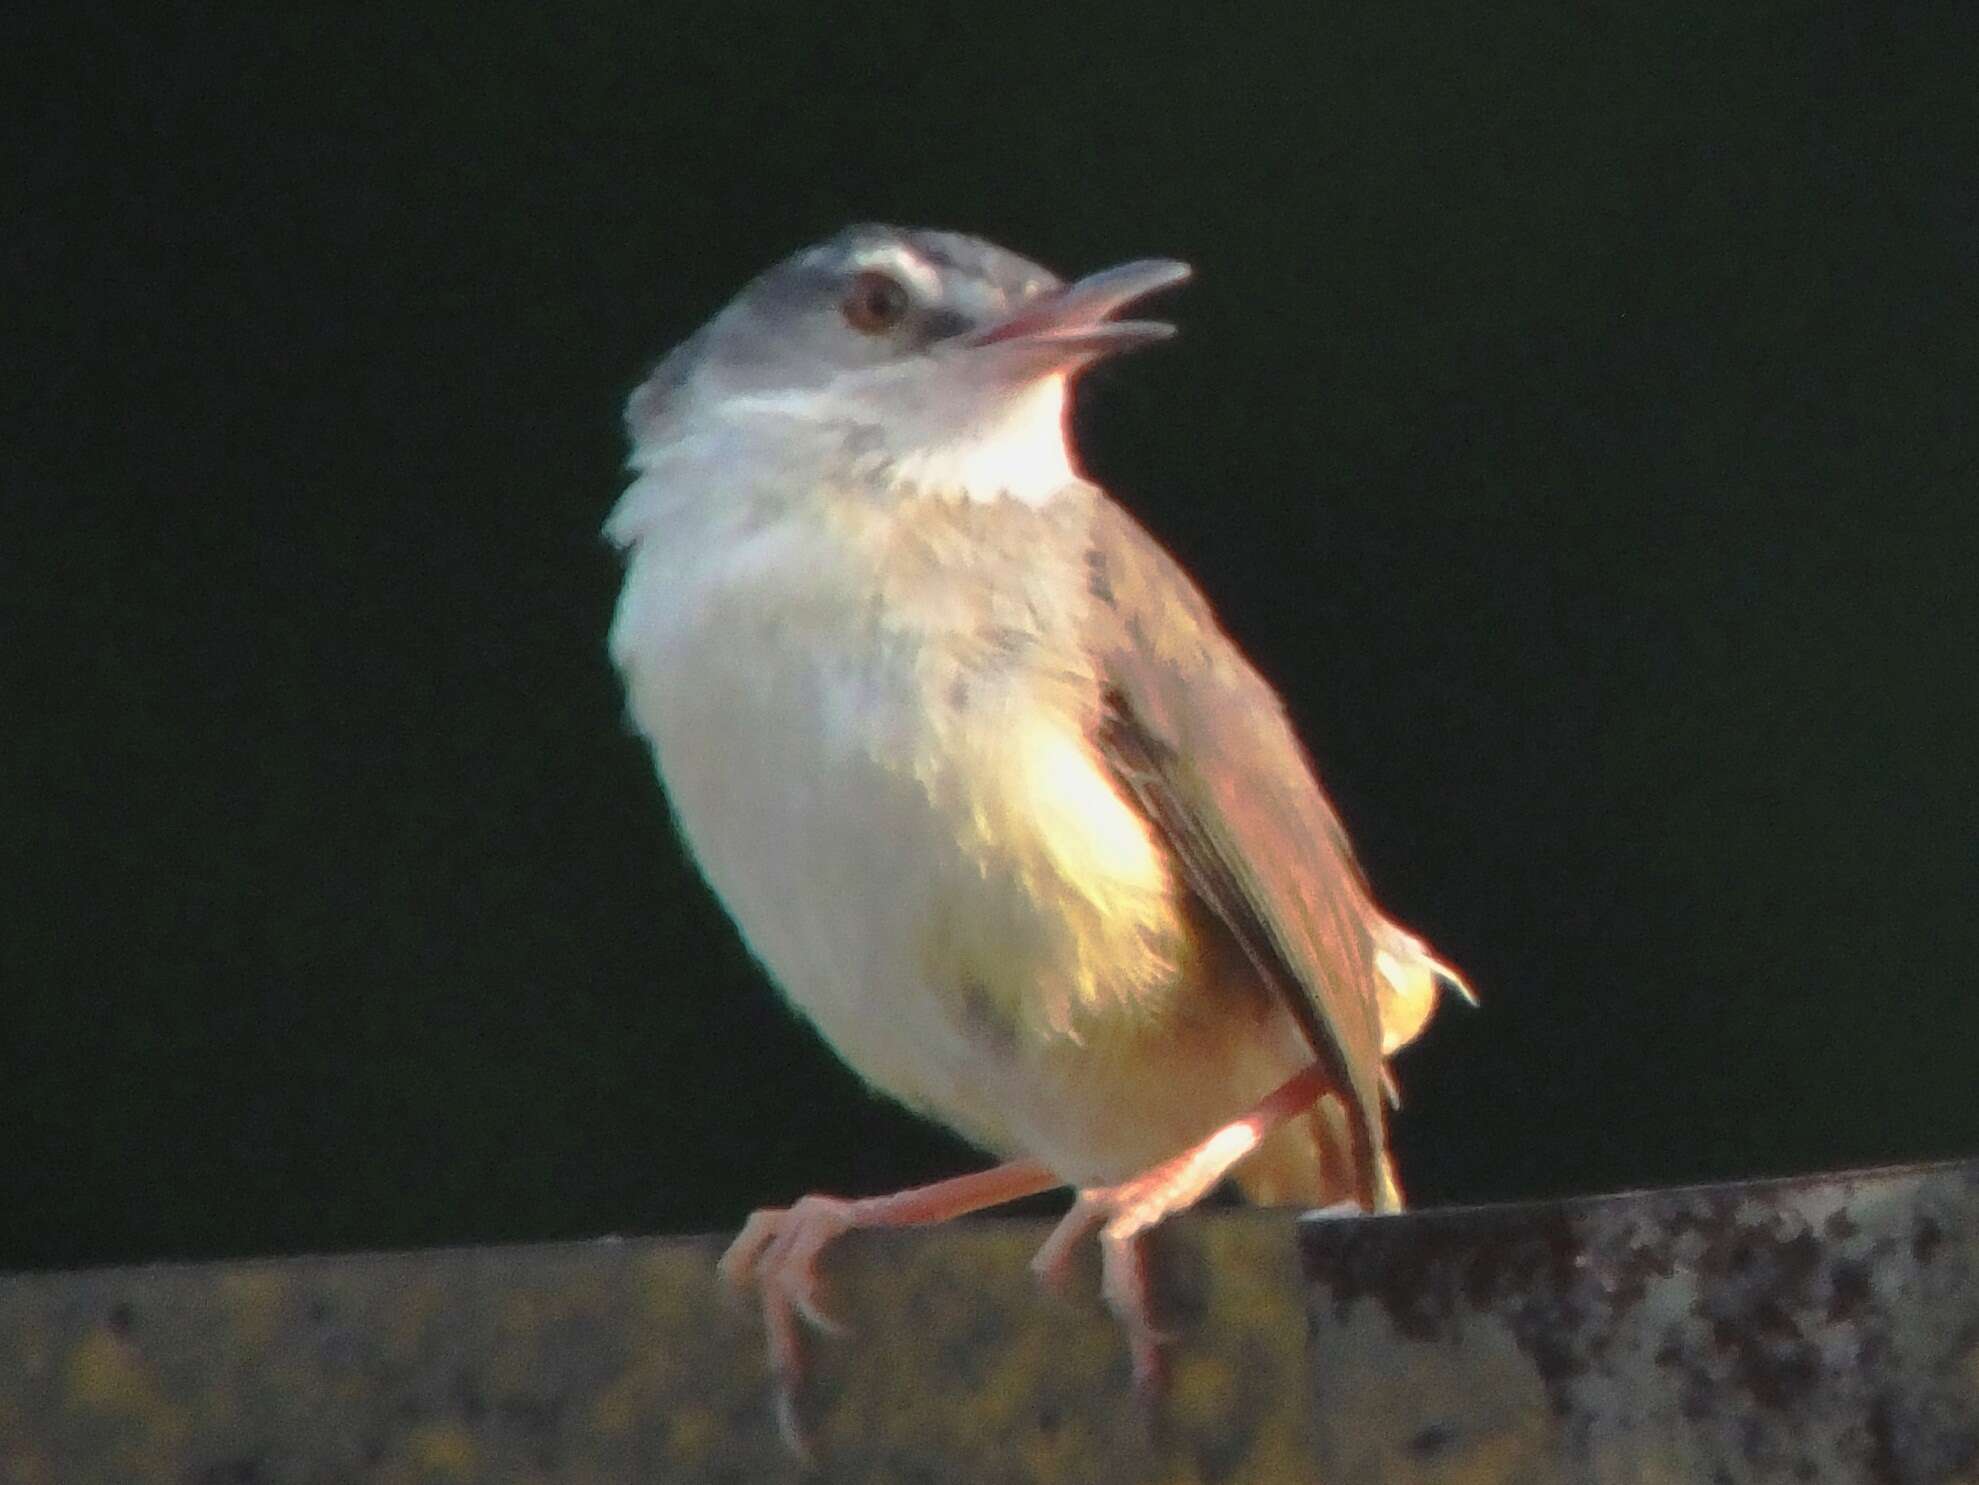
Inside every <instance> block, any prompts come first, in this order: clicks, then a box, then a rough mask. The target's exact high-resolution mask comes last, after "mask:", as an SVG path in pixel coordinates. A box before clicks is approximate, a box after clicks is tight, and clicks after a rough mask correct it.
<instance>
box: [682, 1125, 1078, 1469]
mask: <svg viewBox="0 0 1979 1485" xmlns="http://www.w3.org/2000/svg"><path fill="white" fill-rule="evenodd" d="M1063 1184H1064V1182H1063V1181H1061V1180H1060V1179H1059V1178H1058V1177H1057V1176H1055V1175H1053V1174H1052V1173H1051V1172H1050V1171H1049V1170H1047V1169H1046V1168H1045V1167H1044V1166H1042V1165H1040V1164H1038V1163H1037V1162H1036V1161H1033V1160H1013V1161H1011V1162H1009V1163H1008V1164H1006V1165H999V1166H996V1167H994V1168H993V1169H990V1170H985V1171H977V1172H975V1173H973V1174H971V1175H966V1176H956V1177H954V1178H953V1179H952V1180H947V1181H936V1182H935V1183H934V1184H933V1185H931V1186H915V1187H913V1188H911V1189H909V1190H906V1191H896V1192H895V1193H893V1194H892V1195H891V1196H868V1197H863V1198H859V1199H857V1200H847V1199H846V1198H844V1197H839V1196H806V1197H801V1198H800V1199H799V1200H797V1201H796V1202H794V1203H793V1204H792V1205H790V1206H788V1207H765V1208H764V1209H763V1210H761V1211H759V1212H753V1213H751V1214H750V1217H749V1220H748V1221H747V1222H745V1223H744V1224H743V1225H742V1231H741V1232H739V1233H737V1234H736V1237H735V1241H734V1242H732V1243H730V1244H729V1245H728V1251H727V1252H726V1253H724V1254H722V1258H721V1264H720V1272H721V1276H722V1279H723V1280H724V1281H725V1282H726V1283H727V1284H728V1286H729V1287H730V1288H731V1289H732V1290H734V1291H735V1292H737V1293H742V1292H744V1291H746V1290H748V1289H749V1288H751V1287H754V1288H755V1290H756V1291H757V1293H758V1295H759V1297H760V1300H761V1303H762V1307H763V1327H764V1329H765V1330H767V1331H768V1332H769V1343H770V1369H771V1371H772V1373H773V1374H774V1376H775V1378H776V1393H777V1425H778V1427H779V1428H780V1429H781V1431H782V1433H783V1437H784V1441H785V1442H786V1443H788V1444H789V1445H790V1447H791V1449H792V1450H793V1451H794V1452H795V1453H797V1454H798V1455H799V1456H801V1457H804V1458H808V1457H809V1453H810V1451H809V1449H808V1447H807V1446H806V1443H805V1440H804V1434H803V1429H802V1428H801V1427H800V1425H799V1422H798V1418H797V1390H798V1386H799V1384H800V1383H801V1382H802V1381H803V1375H804V1339H803V1329H802V1326H801V1325H800V1323H799V1320H800V1317H801V1319H803V1320H807V1321H809V1322H810V1323H811V1324H812V1325H814V1326H816V1327H817V1328H818V1329H819V1330H823V1331H826V1332H828V1333H830V1334H833V1335H839V1334H843V1333H844V1327H843V1326H841V1325H840V1324H839V1323H838V1322H837V1321H835V1320H833V1319H832V1318H831V1316H829V1315H828V1314H826V1313H825V1311H824V1308H823V1306H822V1305H820V1304H819V1302H818V1257H819V1255H820V1254H821V1253H822V1252H823V1251H824V1249H825V1245H826V1244H827V1243H829V1242H831V1241H832V1239H834V1238H836V1237H838V1236H840V1235H841V1234H843V1233H847V1232H850V1231H851V1230H852V1229H853V1228H855V1227H917V1226H922V1225H924V1224H927V1223H931V1222H945V1221H947V1220H948V1219H949V1218H951V1217H960V1216H962V1215H964V1214H965V1213H968V1212H975V1211H980V1210H982V1209H983V1208H984V1207H993V1206H1000V1205H1001V1204H1002V1203H1004V1202H1007V1201H1016V1200H1017V1199H1018V1198H1019V1197H1024V1196H1032V1195H1035V1194H1036V1193H1037V1192H1040V1191H1048V1190H1050V1189H1051V1188H1052V1187H1053V1186H1059V1185H1063Z"/></svg>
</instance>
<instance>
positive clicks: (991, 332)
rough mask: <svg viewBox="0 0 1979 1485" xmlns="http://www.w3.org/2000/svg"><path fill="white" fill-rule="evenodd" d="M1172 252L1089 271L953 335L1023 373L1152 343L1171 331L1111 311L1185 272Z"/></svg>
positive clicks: (1160, 323)
mask: <svg viewBox="0 0 1979 1485" xmlns="http://www.w3.org/2000/svg"><path fill="white" fill-rule="evenodd" d="M1189 272H1190V270H1189V265H1188V264H1186V263H1178V262H1176V261H1175V260H1174V259H1172V258H1143V259H1140V260H1139V261H1137V262H1133V263H1122V264H1121V265H1120V266H1119V267H1117V268H1108V269H1104V270H1102V271H1101V272H1099V273H1093V274H1088V275H1087V276H1086V277H1084V278H1082V279H1079V280H1078V281H1077V282H1076V283H1070V284H1066V285H1065V286H1064V287H1063V288H1058V289H1052V290H1050V291H1048V292H1046V293H1044V294H1040V295H1039V296H1038V297H1037V298H1035V299H1030V300H1027V301H1025V303H1024V304H1022V305H1020V306H1019V307H1018V308H1017V309H1016V310H1014V311H1013V312H1012V313H1010V314H1009V315H1006V316H1005V317H1004V318H1003V319H1001V320H997V321H995V322H994V323H992V324H989V325H985V326H984V327H982V328H981V329H980V330H973V331H970V332H968V333H967V334H965V335H962V336H960V337H958V343H959V344H960V345H962V346H963V347H965V348H968V349H970V350H975V351H982V352H985V353H990V352H993V353H994V354H995V355H996V356H997V358H998V359H999V360H1000V361H1002V360H1005V359H1006V358H1007V360H1008V362H1009V364H1010V366H1011V369H1012V370H1013V371H1016V372H1018V373H1019V374H1020V375H1031V376H1046V375H1051V374H1053V373H1056V372H1063V371H1070V370H1072V369H1073V368H1075V367H1078V366H1083V365H1086V364H1087V363H1089V362H1092V361H1097V360H1098V359H1099V358H1100V357H1102V356H1111V355H1115V354H1117V353H1119V352H1121V351H1132V350H1138V349H1140V348H1141V347H1142V346H1148V345H1154V344H1155V343H1156V342H1158V341H1163V340H1166V339H1168V337H1169V336H1171V335H1173V334H1174V333H1175V327H1174V326H1173V325H1170V324H1168V323H1167V322H1166V321H1163V320H1116V319H1112V318H1110V317H1111V316H1112V315H1113V314H1114V313H1115V312H1116V311H1118V310H1121V309H1124V308H1126V307H1127V306H1128V305H1130V304H1133V303H1135V302H1136V301H1138V300H1141V299H1145V298H1147V296H1148V295H1150V294H1153V293H1155V292H1157V291H1158V290H1161V289H1166V288H1171V287H1173V286H1174V285H1176V284H1179V283H1181V282H1182V281H1183V280H1184V279H1186V278H1187V277H1188V276H1189Z"/></svg>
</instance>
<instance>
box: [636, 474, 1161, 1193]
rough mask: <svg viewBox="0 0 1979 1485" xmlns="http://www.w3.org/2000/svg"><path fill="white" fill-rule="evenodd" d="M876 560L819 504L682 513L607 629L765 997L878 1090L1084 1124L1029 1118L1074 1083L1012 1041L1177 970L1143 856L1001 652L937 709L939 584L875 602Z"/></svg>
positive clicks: (1090, 767) (969, 1130)
mask: <svg viewBox="0 0 1979 1485" xmlns="http://www.w3.org/2000/svg"><path fill="white" fill-rule="evenodd" d="M870 559H871V553H870V551H869V550H868V549H867V548H865V547H864V546H862V545H861V544H860V543H859V542H858V541H856V540H851V539H848V538H847V537H846V535H845V533H844V531H843V530H842V529H839V528H837V527H835V526H834V524H833V523H832V522H830V521H828V520H820V519H819V518H818V516H817V513H816V512H815V511H810V512H806V513H801V514H796V513H793V514H787V515H785V516H783V517H781V518H779V519H775V520H771V521H768V522H766V523H762V524H759V525H757V526H755V527H753V528H749V529H743V528H742V527H741V526H740V525H738V524H734V523H724V522H723V521H721V520H703V521H700V522H695V521H688V520H682V521H679V522H677V523H676V524H675V525H674V526H673V527H671V528H670V529H669V531H668V533H667V535H666V539H665V540H664V541H662V540H661V538H660V537H659V536H658V535H657V534H656V535H655V537H654V538H653V539H651V540H648V541H643V542H641V543H640V544H639V545H638V546H637V548H636V549H635V551H634V552H633V554H632V560H631V564H630V569H629V571H628V574H627V578H626V584H625V588H624V591H623V593H622V595H621V598H620V602H619V608H618V613H617V616H616V619H615V621H614V624H613V629H612V636H611V649H612V654H613V657H614V659H615V660H616V662H617V663H618V665H619V668H620V669H621V671H622V672H623V674H624V676H625V680H626V685H627V690H628V694H629V697H630V702H631V708H632V713H633V717H634V719H635V721H636V722H637V724H638V726H639V728H640V730H641V731H642V732H644V733H645V734H646V736H647V737H648V738H649V739H650V740H651V741H652V743H653V746H654V752H655V757H656V760H657V764H658V768H659V773H660V776H661V779H662V781H663V782H664V784H665V787H666V791H667V794H668V797H669V799H670V801H671V803H672V807H673V811H674V815H675V819H676V821H677V823H678V826H679V828H680V831H681V833H682V835H683V836H684V837H685V839H686V841H687V844H688V846H689V848H690V849H691V850H692V852H693V854H694V856H695V859H696V860H697V862H698V863H699V864H700V866H701V868H702V870H703V872H704V873H705V874H706V876H707V878H708V880H709V882H710V883H711V885H712V886H713V887H714V889H715V891H716V892H717V893H718V894H719V895H720V897H721V899H722V902H723V904H724V905H725V906H726V908H727V909H728V911H729V913H730V914H731V915H732V916H733V918H734V920H735V922H736V924H737V925H738V926H739V928H740V929H741V931H742V933H743V935H744V937H745V938H746V940H747V941H748V943H749V946H750V948H751V949H752V950H753V951H754V952H755V954H756V955H757V956H758V957H759V958H760V959H761V960H762V961H763V963H764V964H765V966H766V967H767V968H768V969H769V971H770V973H771V974H772V975H773V976H774V978H775V979H776V981H777V983H778V984H779V986H780V987H781V988H782V990H783V992H784V994H785V995H786V996H787V997H788V998H789V999H790V1000H791V1001H792V1003H793V1004H795V1005H796V1006H797V1007H798V1008H799V1009H801V1010H802V1011H803V1012H804V1013H805V1014H806V1015H807V1016H809V1017H810V1018H811V1019H812V1020H813V1021H814V1022H815V1023H816V1024H817V1026H818V1028H819V1030H820V1031H821V1032H822V1033H823V1034H824V1035H825V1037H826V1038H827V1039H828V1040H829V1041H830V1042H831V1043H832V1045H833V1046H834V1047H835V1048H836V1050H837V1051H838V1052H839V1054H840V1055H841V1056H842V1057H843V1058H844V1059H845V1060H846V1061H847V1062H848V1063H849V1064H850V1065H851V1066H852V1067H853V1068H854V1069H855V1070H856V1071H857V1072H859V1073H860V1074H861V1075H862V1076H863V1077H865V1078H866V1079H867V1080H868V1081H870V1082H872V1083H873V1084H875V1085H876V1086H878V1087H879V1088H881V1089H883V1090H885V1091H886V1092H888V1093H890V1094H892V1095H893V1096H895V1097H897V1098H899V1099H901V1100H902V1101H904V1102H906V1103H908V1104H910V1105H913V1106H916V1107H919V1108H922V1109H924V1110H927V1111H928V1112H931V1113H934V1114H936V1115H938V1116H939V1117H942V1118H943V1119H945V1120H946V1121H947V1122H949V1123H950V1124H952V1125H954V1126H955V1127H957V1128H958V1129H960V1130H961V1131H962V1132H964V1133H965V1134H967V1135H969V1136H971V1137H972V1138H974V1139H976V1140H977V1141H979V1142H980V1143H983V1144H984V1145H986V1146H987V1147H989V1148H992V1149H999V1150H1003V1151H1006V1152H1010V1153H1016V1152H1018V1151H1027V1152H1030V1153H1044V1154H1051V1153H1054V1149H1053V1147H1055V1146H1065V1145H1068V1144H1073V1145H1076V1144H1077V1143H1078V1135H1077V1133H1076V1131H1068V1130H1066V1129H1063V1128H1055V1127H1045V1126H1048V1125H1052V1124H1053V1121H1054V1119H1058V1118H1060V1117H1062V1116H1064V1115H1066V1114H1067V1112H1068V1107H1067V1105H1066V1102H1065V1100H1064V1099H1063V1098H1062V1097H1060V1096H1059V1095H1058V1093H1057V1091H1056V1090H1049V1089H1045V1088H1042V1087H1039V1086H1025V1085H1024V1079H1025V1077H1026V1076H1027V1068H1028V1059H1027V1055H1026V1054H1027V1049H1034V1048H1036V1047H1037V1046H1038V1045H1039V1044H1040V1041H1041V1040H1042V1039H1049V1038H1055V1039H1058V1040H1060V1041H1064V1040H1067V1039H1069V1040H1072V1041H1075V1042H1076V1041H1077V1040H1078V1039H1079V1038H1080V1037H1081V1036H1082V1035H1083V1034H1084V1030H1085V1028H1086V1027H1087V1025H1088V1024H1090V1023H1092V1022H1095V1021H1099V1020H1103V1019H1104V1017H1105V1015H1106V1014H1107V1012H1108V1011H1109V1010H1110V1009H1111V1010H1117V1009H1118V1006H1117V1004H1116V1002H1117V1001H1118V999H1119V998H1120V997H1122V996H1124V995H1131V994H1132V993H1134V992H1135V991H1136V989H1138V988H1139V987H1142V986H1145V985H1147V984H1149V983H1151V982H1155V981H1159V980H1163V979H1164V978H1172V977H1173V974H1174V965H1173V963H1172V962H1170V960H1169V958H1168V955H1169V954H1170V952H1171V951H1172V948H1173V943H1174V938H1175V934H1176V931H1177V929H1176V924H1175V922H1174V917H1173V907H1172V902H1171V894H1170V884H1169V882H1168V880H1167V876H1166V873H1165V868H1164V864H1163V861H1162V858H1161V857H1160V855H1159V853H1158V852H1157V850H1156V848H1155V845H1154V843H1153V842H1152V840H1151V839H1150V837H1149V835H1148V832H1147V829H1146V827H1145V825H1144V823H1143V822H1142V820H1141V819H1140V817H1139V816H1138V815H1136V814H1135V813H1134V812H1133V811H1131V810H1129V809H1128V808H1127V807H1126V805H1125V804H1124V803H1123V802H1122V801H1121V799H1120V798H1119V796H1118V794H1117V793H1116V792H1115V789H1114V786H1113V785H1112V783H1111V781H1110V780H1109V779H1108V778H1106V777H1105V776H1104V774H1102V773H1101V772H1100V771H1099V769H1098V768H1097V766H1096V764H1095V761H1094V760H1093V759H1092V757H1091V756H1090V754H1089V752H1088V750H1087V749H1086V747H1085V746H1084V743H1083V739H1082V736H1081V731H1080V724H1079V722H1078V720H1077V719H1076V718H1075V717H1072V716H1070V715H1066V714H1064V712H1063V711H1062V701H1057V700H1047V699H1045V698H1044V697H1043V696H1042V695H1041V694H1040V693H1039V692H1037V691H1034V690H1033V689H1032V688H1031V686H1030V683H1029V681H1028V679H1027V677H1026V675H1025V672H1024V671H1023V669H1022V668H1021V667H1012V668H1010V670H1009V671H1008V673H1007V674H1005V675H1004V676H1003V678H1002V679H1001V681H1000V682H999V683H998V684H997V685H995V686H987V685H982V684H978V685H977V686H976V687H975V688H974V692H973V694H972V696H971V699H970V702H969V705H968V706H967V707H966V708H964V709H962V710H958V709H957V708H956V706H955V705H954V700H955V686H954V681H955V680H956V675H955V673H954V670H953V657H952V656H951V655H948V654H946V653H944V651H943V648H942V642H941V632H942V624H943V611H944V607H945V605H944V602H943V599H942V596H941V595H940V594H939V593H936V594H931V595H930V596H929V598H928V611H927V612H926V613H924V614H921V615H920V616H919V618H918V620H917V619H916V616H914V615H902V614H899V613H894V614H892V615H890V620H891V621H890V622H886V623H881V622H879V621H878V619H877V618H876V615H875V612H874V602H873V594H874V591H875V587H876V584H875V581H874V575H873V572H872V570H871V567H870ZM951 596H952V595H951ZM1027 1018H1028V1019H1027ZM1020 1021H1024V1022H1025V1024H1024V1025H1022V1026H1020V1025H1019V1024H1018V1023H1019V1022H1020ZM1029 1071H1035V1069H1029ZM1058 1153H1061V1154H1062V1156H1063V1159H1064V1161H1065V1162H1066V1165H1067V1166H1068V1167H1072V1168H1076V1164H1077V1162H1076V1158H1075V1156H1074V1154H1072V1153H1071V1152H1069V1151H1060V1152H1058Z"/></svg>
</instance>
